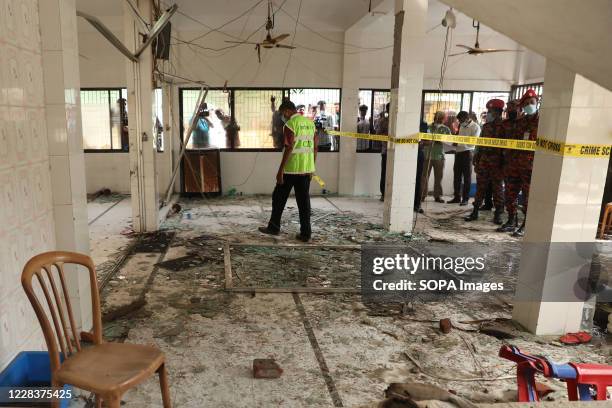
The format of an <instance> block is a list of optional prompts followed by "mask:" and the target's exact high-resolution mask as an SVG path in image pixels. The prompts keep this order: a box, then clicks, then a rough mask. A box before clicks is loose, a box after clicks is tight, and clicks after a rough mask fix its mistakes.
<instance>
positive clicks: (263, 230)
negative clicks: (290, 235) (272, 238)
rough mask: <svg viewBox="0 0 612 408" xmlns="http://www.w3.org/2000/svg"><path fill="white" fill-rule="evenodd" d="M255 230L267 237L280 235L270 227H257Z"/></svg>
mask: <svg viewBox="0 0 612 408" xmlns="http://www.w3.org/2000/svg"><path fill="white" fill-rule="evenodd" d="M257 230H258V231H259V232H261V233H264V234H268V235H278V234H279V233H280V231H274V230H271V229H270V227H259V228H257Z"/></svg>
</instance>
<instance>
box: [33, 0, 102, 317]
mask: <svg viewBox="0 0 612 408" xmlns="http://www.w3.org/2000/svg"><path fill="white" fill-rule="evenodd" d="M39 14H40V30H41V40H42V50H43V51H42V63H43V79H44V92H45V110H46V122H47V140H48V145H49V162H50V167H51V189H52V196H53V214H54V219H55V241H56V247H57V249H60V250H67V251H75V252H80V253H85V254H89V227H88V225H87V197H86V189H85V161H84V154H83V134H82V128H81V106H80V104H81V102H80V96H79V94H80V81H79V54H78V42H77V22H76V6H75V0H44V1H40V2H39ZM67 279H68V286H69V291H70V297H71V299H72V305H73V308H74V309H75V313H76V314H77V316H76V318H77V322H80V326H81V328H83V329H89V328H90V327H91V296H90V292H89V290H90V289H89V277H88V275H87V274H85V273H68V274H67Z"/></svg>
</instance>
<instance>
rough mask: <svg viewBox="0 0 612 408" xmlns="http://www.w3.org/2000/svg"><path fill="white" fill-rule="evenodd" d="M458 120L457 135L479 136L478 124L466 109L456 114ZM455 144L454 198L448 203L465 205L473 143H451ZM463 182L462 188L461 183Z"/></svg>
mask: <svg viewBox="0 0 612 408" xmlns="http://www.w3.org/2000/svg"><path fill="white" fill-rule="evenodd" d="M457 119H458V120H459V136H480V126H478V123H476V122H474V121H473V120H472V119H470V115H469V114H468V113H467V112H466V111H461V112H459V113H458V114H457ZM453 145H454V146H455V165H454V166H453V175H454V177H453V185H454V189H455V194H454V196H455V197H454V198H453V199H452V200H450V201H448V202H449V203H452V204H459V205H467V203H468V199H469V198H470V187H471V185H472V156H473V154H474V145H467V144H459V143H455V144H453ZM462 182H463V188H462V186H461V183H462Z"/></svg>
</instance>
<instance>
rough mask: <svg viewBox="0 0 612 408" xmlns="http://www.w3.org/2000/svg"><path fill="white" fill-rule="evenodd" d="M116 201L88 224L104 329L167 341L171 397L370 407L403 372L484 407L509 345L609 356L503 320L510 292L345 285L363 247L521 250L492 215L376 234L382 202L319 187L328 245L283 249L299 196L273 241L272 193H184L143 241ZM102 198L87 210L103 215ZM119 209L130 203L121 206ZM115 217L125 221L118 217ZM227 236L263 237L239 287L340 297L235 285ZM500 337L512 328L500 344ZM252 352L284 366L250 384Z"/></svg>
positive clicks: (251, 251)
mask: <svg viewBox="0 0 612 408" xmlns="http://www.w3.org/2000/svg"><path fill="white" fill-rule="evenodd" d="M118 199H120V201H118V204H116V205H115V207H113V209H111V210H109V211H108V212H107V213H106V214H105V215H103V216H102V217H100V218H99V219H98V220H97V221H95V222H94V223H93V224H92V229H91V241H92V253H93V254H94V257H95V259H96V262H97V263H98V264H99V265H102V268H101V271H100V281H101V282H102V283H103V289H102V297H103V314H104V317H105V323H104V327H105V337H106V338H107V339H109V340H113V341H127V342H135V343H153V344H156V345H158V346H159V347H160V348H161V349H162V350H163V351H164V352H165V353H166V356H167V361H168V368H169V372H170V380H171V388H172V395H173V400H174V406H176V407H198V408H199V407H209V406H210V407H339V406H343V407H359V406H364V407H367V406H375V404H376V402H377V401H380V400H382V399H383V391H384V390H385V388H387V386H388V384H389V383H391V382H406V381H418V382H427V383H431V384H437V385H440V386H441V387H442V388H444V389H450V390H453V391H455V392H456V393H458V394H459V395H461V396H464V397H467V398H469V399H471V400H472V401H474V402H483V403H484V402H497V401H513V400H515V399H516V393H515V391H514V390H515V388H516V385H515V379H514V364H513V363H510V362H509V361H507V360H502V359H500V358H499V357H497V353H498V350H499V348H500V346H501V345H502V344H504V342H511V343H512V344H515V345H517V346H519V347H520V348H522V349H524V350H526V351H529V352H531V353H535V354H543V355H546V356H549V357H551V358H552V359H553V360H557V361H568V360H571V361H574V362H592V363H611V362H612V359H611V358H610V356H609V354H610V350H609V349H608V348H607V347H608V346H606V345H605V344H604V343H603V342H602V341H598V340H599V339H597V338H596V339H594V341H593V342H592V343H591V344H589V345H582V346H575V347H567V346H562V345H561V344H560V343H558V342H557V341H556V339H554V338H535V337H534V336H531V335H530V334H527V333H524V332H521V331H519V330H518V329H517V328H515V327H513V326H512V324H511V323H510V322H508V321H507V320H505V319H507V318H509V317H510V315H511V307H512V306H511V304H510V300H509V299H504V298H502V297H493V296H491V297H490V299H489V300H488V301H487V303H486V304H483V303H482V302H480V303H474V302H471V301H469V300H468V299H464V298H453V299H448V300H446V301H444V302H439V303H432V302H425V303H423V302H416V303H414V304H408V305H402V306H400V305H397V304H390V305H386V306H385V305H382V306H381V305H379V306H376V307H372V306H368V307H366V306H365V305H364V304H362V303H361V297H360V295H359V294H358V293H357V294H356V293H349V292H350V291H349V289H352V290H353V291H354V290H355V289H357V288H358V285H359V279H360V275H359V273H360V272H359V261H360V258H359V251H358V250H355V249H354V248H353V247H354V246H356V245H359V244H361V243H364V242H407V241H408V240H410V239H413V240H414V241H419V242H423V243H426V242H428V241H430V240H432V241H435V242H439V241H450V242H461V241H475V242H491V241H504V242H507V243H508V246H510V247H511V246H512V245H515V246H517V245H518V242H517V241H516V239H514V238H511V237H510V236H508V235H507V234H500V233H497V232H495V225H494V224H492V223H491V222H490V221H489V220H488V218H490V217H492V214H489V213H486V212H484V213H482V214H483V216H482V221H478V222H474V223H470V224H467V223H465V222H464V221H463V219H462V216H463V215H464V214H465V213H467V212H468V210H466V209H465V208H466V207H459V206H453V205H446V204H434V203H431V202H428V203H427V206H426V207H425V209H426V213H425V214H423V215H420V216H419V217H418V219H417V224H416V228H415V231H417V233H416V234H415V235H414V236H413V237H406V236H402V235H399V234H394V233H389V232H386V231H385V230H384V229H382V227H381V221H382V207H383V204H382V203H381V202H380V201H378V200H375V199H365V198H340V197H314V198H313V200H312V206H313V214H312V221H313V243H314V244H326V245H328V247H327V248H325V247H322V248H275V246H277V245H286V244H296V245H297V244H299V242H298V241H296V240H295V239H294V238H293V236H294V235H295V233H297V232H298V230H299V224H298V222H297V220H298V218H297V208H296V205H295V201H293V200H292V199H291V200H290V201H289V204H288V209H287V210H286V213H285V216H284V218H283V220H284V223H285V224H284V231H283V233H282V234H281V235H280V236H279V237H269V236H263V235H262V234H260V233H258V232H257V231H256V228H257V227H258V226H260V225H264V224H265V222H266V221H267V217H268V216H269V212H270V197H264V196H261V197H258V196H250V197H228V198H218V199H194V200H188V199H184V200H182V201H181V202H180V204H181V206H182V210H181V212H179V213H177V214H174V215H172V216H170V217H169V218H168V219H167V221H166V222H165V223H164V225H163V230H162V231H161V232H159V233H156V234H153V235H148V236H144V237H140V238H137V237H133V236H131V234H129V233H128V232H129V231H130V229H129V198H127V199H126V198H121V197H118V198H117V200H118ZM99 200H100V198H97V199H96V200H94V201H92V202H91V203H90V210H91V209H92V208H97V210H96V211H97V212H98V213H100V212H101V211H104V208H102V207H101V206H102V203H100V202H99ZM113 202H114V201H113ZM105 205H108V204H105ZM124 206H126V208H127V212H126V211H119V210H120V209H121V208H123V207H124ZM92 211H93V210H92ZM112 211H117V212H118V215H117V218H116V219H114V218H113V217H109V215H110V214H111V212H112ZM126 214H127V217H126ZM94 217H95V215H94ZM90 219H93V218H92V217H90ZM105 220H106V221H105ZM106 223H107V224H106ZM226 243H230V244H232V243H243V244H244V243H252V244H256V245H253V246H244V245H242V246H239V245H236V246H232V245H229V248H230V251H231V256H230V258H231V265H232V275H231V277H232V281H233V285H234V286H235V287H247V288H253V287H256V288H282V287H285V288H286V287H306V288H312V287H316V288H336V289H337V290H338V291H339V292H340V293H331V294H311V293H298V294H291V293H265V294H264V293H228V292H226V291H224V290H223V289H224V285H225V281H226V279H227V277H226V269H225V266H224V252H225V251H224V246H225V244H226ZM334 246H335V247H334ZM109 265H111V267H109ZM113 265H114V266H117V265H118V267H113ZM344 289H346V290H344ZM442 318H449V319H451V321H452V323H453V325H454V326H455V328H453V329H452V330H451V331H450V333H448V334H443V333H442V332H441V331H440V329H439V320H440V319H442ZM496 320H497V321H496ZM481 321H484V323H483V322H481ZM480 329H482V330H480ZM487 333H488V334H487ZM500 333H501V334H500ZM493 335H495V336H493ZM496 336H497V337H496ZM504 336H512V337H514V338H513V339H511V340H510V339H505V340H504V339H499V338H498V337H504ZM255 358H274V359H275V360H276V361H277V362H278V363H279V365H280V366H281V368H282V369H283V371H284V372H283V374H282V376H281V377H280V378H278V379H267V380H261V379H253V375H252V369H251V366H252V362H253V359H255ZM542 382H543V383H546V384H547V385H548V386H550V387H551V388H553V390H556V391H555V392H553V393H551V394H549V395H548V397H547V398H549V399H553V400H561V399H564V398H565V395H566V392H565V390H564V384H563V383H558V382H550V381H546V380H543V381H542ZM124 400H125V402H126V404H127V406H134V407H158V406H159V407H161V397H160V393H159V386H158V383H157V379H156V378H155V379H152V380H150V381H148V382H146V383H145V384H143V385H141V386H140V387H138V388H137V389H135V390H133V391H130V392H129V393H128V394H126V396H125V398H124Z"/></svg>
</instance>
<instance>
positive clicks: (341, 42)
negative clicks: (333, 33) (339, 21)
mask: <svg viewBox="0 0 612 408" xmlns="http://www.w3.org/2000/svg"><path fill="white" fill-rule="evenodd" d="M278 9H279V10H280V11H282V12H283V13H284V14H285V15H287V17H289V18H291V19H292V20H293V21H295V22H296V24H299V25H301V26H302V27H304V28H305V29H306V30H308V31H310V32H311V33H313V34H315V35H316V36H318V37H320V38H322V39H324V40H326V41H329V42H331V43H335V44H338V45H342V46H348V47H353V48H357V49H361V50H381V49H386V48H391V47H393V45H389V46H384V47H362V46H360V45H355V44H350V43H346V42H344V41H338V40H334V39H332V38H329V37H326V36H324V35H323V34H321V33H320V32H319V31H317V30H315V29H314V28H311V27H309V26H307V25H306V24H304V23H303V22H301V21H300V22H298V19H296V18H295V17H294V16H293V15H291V14H290V13H289V12H287V11H286V10H285V9H284V8H283V6H282V5H281V6H280V7H279V8H278Z"/></svg>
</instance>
